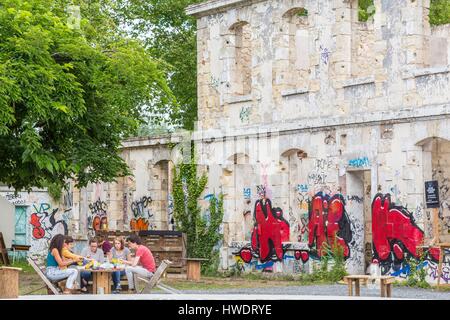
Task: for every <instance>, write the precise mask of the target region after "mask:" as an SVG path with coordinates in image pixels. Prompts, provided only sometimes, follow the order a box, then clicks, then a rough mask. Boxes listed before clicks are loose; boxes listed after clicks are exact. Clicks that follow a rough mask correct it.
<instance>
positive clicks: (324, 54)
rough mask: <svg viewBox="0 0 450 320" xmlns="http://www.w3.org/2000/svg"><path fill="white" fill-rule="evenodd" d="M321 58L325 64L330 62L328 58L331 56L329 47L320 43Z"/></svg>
mask: <svg viewBox="0 0 450 320" xmlns="http://www.w3.org/2000/svg"><path fill="white" fill-rule="evenodd" d="M319 49H320V60H321V61H322V62H323V63H324V64H328V60H329V58H330V53H331V52H330V51H329V50H328V48H327V47H323V46H322V45H320V48H319Z"/></svg>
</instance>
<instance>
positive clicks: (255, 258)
mask: <svg viewBox="0 0 450 320" xmlns="http://www.w3.org/2000/svg"><path fill="white" fill-rule="evenodd" d="M230 248H232V249H233V250H234V252H233V254H234V260H235V265H234V267H235V268H238V269H239V270H240V271H245V270H252V269H254V270H262V271H273V270H274V267H275V264H277V263H279V264H280V265H279V266H280V267H281V268H282V269H283V270H284V271H286V272H292V273H300V272H304V271H305V270H306V264H307V262H308V261H309V249H308V248H307V245H305V246H302V245H300V244H299V243H285V244H283V256H282V258H281V259H279V260H278V259H272V260H268V261H264V262H263V261H261V260H259V254H258V252H255V251H254V250H253V249H252V244H251V243H250V242H245V241H244V242H237V241H234V242H232V243H231V245H230Z"/></svg>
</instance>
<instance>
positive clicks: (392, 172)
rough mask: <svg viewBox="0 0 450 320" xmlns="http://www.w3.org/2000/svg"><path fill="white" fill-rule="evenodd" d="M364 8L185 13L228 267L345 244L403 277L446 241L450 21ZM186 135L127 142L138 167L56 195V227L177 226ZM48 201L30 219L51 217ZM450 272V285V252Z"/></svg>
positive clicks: (252, 3) (202, 163) (342, 1)
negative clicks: (179, 164) (431, 203)
mask: <svg viewBox="0 0 450 320" xmlns="http://www.w3.org/2000/svg"><path fill="white" fill-rule="evenodd" d="M357 3H358V1H357V0H319V1H318V0H283V1H280V0H212V1H206V2H203V3H200V4H196V5H193V6H190V7H189V8H187V13H188V14H189V15H192V16H194V17H195V18H196V19H197V29H198V32H197V39H198V41H197V44H198V123H197V128H196V131H195V132H194V133H193V134H192V137H191V139H192V140H193V141H194V142H195V144H196V151H197V157H198V160H199V168H200V169H201V170H203V171H205V172H207V174H208V178H209V181H208V186H207V190H206V191H205V194H204V198H202V199H201V200H202V206H203V208H204V211H205V216H206V217H207V215H208V201H206V200H205V199H208V198H210V196H211V195H218V194H220V193H222V194H223V195H224V199H225V200H224V219H223V223H222V225H221V228H220V230H219V232H221V233H223V236H224V240H223V242H222V243H221V249H220V268H221V269H223V270H227V269H228V270H229V269H231V268H236V267H238V268H240V269H243V270H244V271H255V270H259V271H271V272H285V273H299V272H311V271H312V265H313V264H315V263H316V262H318V261H320V259H321V258H322V257H323V256H324V255H325V254H327V252H328V250H335V251H336V249H337V248H340V249H341V250H342V253H343V255H344V257H345V259H346V266H347V269H348V272H349V273H359V274H363V273H365V272H366V271H367V269H368V267H369V266H370V264H371V263H372V262H376V263H377V264H378V265H379V266H380V267H381V271H382V273H383V274H394V275H397V276H406V275H407V272H408V269H407V267H406V264H405V262H406V261H407V259H409V258H415V259H417V258H419V254H418V253H417V248H418V247H420V246H422V245H423V244H425V245H426V244H429V243H430V241H431V240H432V239H433V238H434V237H436V236H437V235H439V240H440V241H441V242H444V241H447V242H448V241H449V240H450V239H449V238H450V237H449V236H450V40H449V35H450V26H449V25H442V26H438V27H431V26H430V25H429V20H428V12H429V0H416V1H409V0H375V1H374V4H375V7H376V11H375V14H374V15H373V17H372V18H370V19H369V20H368V21H367V22H361V21H359V20H358V11H357V7H358V4H357ZM181 140H182V138H181V137H180V136H179V135H172V136H159V137H148V138H135V139H130V140H127V141H125V142H124V144H123V149H122V154H123V157H124V159H125V160H126V161H127V163H128V164H129V165H130V168H131V170H132V172H133V174H134V176H133V177H129V178H121V179H118V181H117V183H108V184H96V185H90V186H88V187H87V188H83V189H81V190H77V189H75V188H72V189H71V190H70V191H69V192H68V193H67V196H66V197H65V199H63V200H64V201H62V202H61V203H59V204H56V203H55V204H51V205H49V206H51V207H52V208H53V207H55V209H58V208H59V209H58V214H60V216H58V217H60V218H58V219H59V220H58V219H57V220H56V221H60V220H64V219H67V222H66V223H65V224H66V226H67V228H68V229H69V232H71V233H72V234H74V235H78V236H79V238H80V239H86V238H87V235H88V234H91V233H92V232H93V230H95V229H102V228H108V229H109V230H114V229H118V230H130V229H138V230H147V229H159V230H167V229H173V227H174V225H173V224H174V221H173V199H172V195H171V192H172V186H171V178H172V169H173V167H174V163H176V160H175V159H177V157H176V154H175V153H176V152H175V149H176V148H174V147H173V146H174V145H175V146H176V145H177V144H178V143H180V141H181ZM430 180H437V181H438V184H439V195H440V208H439V212H438V215H437V220H438V221H436V222H437V224H435V225H437V226H438V227H437V228H433V212H432V210H431V209H429V208H427V206H426V204H425V186H424V184H425V181H430ZM44 200H45V199H44ZM36 203H37V205H36V209H33V206H32V205H31V203H30V204H29V207H28V209H27V210H28V212H29V214H32V213H33V212H34V213H38V215H39V214H40V213H39V210H40V211H41V212H44V211H45V210H44V209H45V208H43V207H40V206H39V202H36ZM52 208H47V209H46V210H47V211H49V212H51V210H52ZM30 210H31V211H30ZM32 211H33V212H32ZM64 214H65V215H66V218H65V217H64V216H63V215H64ZM41 216H42V217H46V215H42V214H41ZM61 224H62V223H61ZM33 228H35V227H33ZM46 230H47V229H46ZM48 232H52V229H51V228H49V229H48ZM38 235H40V234H38ZM30 237H31V240H32V241H34V240H35V239H34V238H33V234H32V233H31V235H30ZM438 257H439V250H436V248H431V249H430V250H429V251H428V253H427V255H426V261H427V263H426V268H427V272H428V280H429V281H430V282H434V281H436V277H437V273H436V266H437V264H436V262H437V259H438ZM442 279H443V281H445V282H448V281H450V262H446V264H445V266H444V273H443V276H442Z"/></svg>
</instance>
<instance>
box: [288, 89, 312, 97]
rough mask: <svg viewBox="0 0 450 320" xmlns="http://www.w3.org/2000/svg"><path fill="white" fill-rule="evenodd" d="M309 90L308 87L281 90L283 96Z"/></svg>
mask: <svg viewBox="0 0 450 320" xmlns="http://www.w3.org/2000/svg"><path fill="white" fill-rule="evenodd" d="M308 92H309V89H308V88H294V89H286V90H281V96H283V97H288V96H294V95H297V94H305V93H308Z"/></svg>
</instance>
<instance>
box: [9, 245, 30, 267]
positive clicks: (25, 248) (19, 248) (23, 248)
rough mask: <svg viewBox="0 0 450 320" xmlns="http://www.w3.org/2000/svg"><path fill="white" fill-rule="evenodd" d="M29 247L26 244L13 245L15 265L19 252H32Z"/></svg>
mask: <svg viewBox="0 0 450 320" xmlns="http://www.w3.org/2000/svg"><path fill="white" fill-rule="evenodd" d="M30 247H31V246H29V245H25V244H13V245H12V246H11V250H12V252H13V263H14V262H16V255H17V252H18V251H24V252H28V251H29V250H30Z"/></svg>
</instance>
